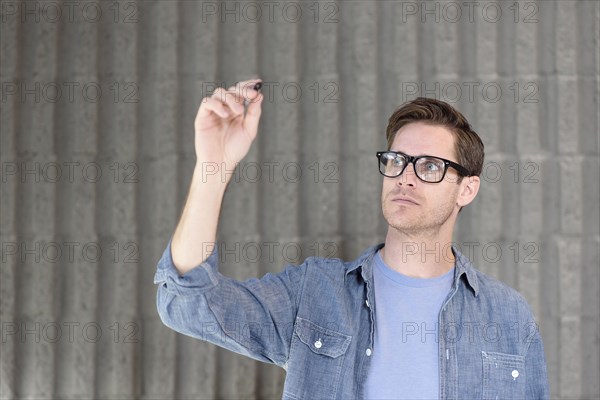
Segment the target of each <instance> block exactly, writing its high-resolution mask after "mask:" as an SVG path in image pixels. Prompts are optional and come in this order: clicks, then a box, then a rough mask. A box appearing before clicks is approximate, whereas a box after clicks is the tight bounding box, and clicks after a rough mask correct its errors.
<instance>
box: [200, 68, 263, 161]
mask: <svg viewBox="0 0 600 400" xmlns="http://www.w3.org/2000/svg"><path fill="white" fill-rule="evenodd" d="M257 82H260V79H252V80H248V81H243V82H239V83H238V84H237V85H235V86H232V87H230V88H229V89H227V90H225V89H223V88H217V89H216V90H215V91H214V93H213V94H212V96H210V97H205V98H204V99H202V104H201V105H200V109H199V110H198V115H197V116H196V120H195V122H194V128H195V131H196V133H195V148H196V157H197V163H202V162H213V163H217V164H218V165H219V168H221V167H226V168H227V170H233V169H234V168H235V165H236V164H237V163H239V162H240V161H241V160H242V158H244V157H245V156H246V154H248V151H249V150H250V145H251V144H252V142H253V141H254V138H255V137H256V134H257V131H258V122H259V120H260V114H261V112H262V108H261V105H262V100H263V95H262V94H261V93H260V92H257V91H256V90H254V89H253V87H254V85H255V84H256V83H257ZM244 100H247V101H248V109H247V111H246V115H245V116H244Z"/></svg>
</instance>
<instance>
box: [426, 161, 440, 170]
mask: <svg viewBox="0 0 600 400" xmlns="http://www.w3.org/2000/svg"><path fill="white" fill-rule="evenodd" d="M423 168H424V169H425V170H426V171H429V172H436V171H439V170H440V169H441V168H440V165H439V164H438V163H436V162H434V161H427V162H426V163H425V164H424V165H423Z"/></svg>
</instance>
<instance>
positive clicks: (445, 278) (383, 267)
mask: <svg viewBox="0 0 600 400" xmlns="http://www.w3.org/2000/svg"><path fill="white" fill-rule="evenodd" d="M375 267H376V268H378V269H379V270H380V271H381V272H382V273H383V275H384V276H385V277H386V278H388V279H389V280H391V281H393V282H394V283H396V284H398V285H402V286H408V287H414V288H426V287H432V286H442V285H447V284H448V282H449V281H452V279H453V278H454V269H455V267H454V266H453V267H452V268H450V270H449V271H448V272H446V273H445V274H443V275H440V276H436V277H434V278H415V277H412V276H408V275H404V274H401V273H400V272H397V271H394V270H393V269H392V268H391V267H389V266H388V265H387V264H386V263H385V262H384V261H383V258H382V257H381V251H378V252H377V253H376V254H375Z"/></svg>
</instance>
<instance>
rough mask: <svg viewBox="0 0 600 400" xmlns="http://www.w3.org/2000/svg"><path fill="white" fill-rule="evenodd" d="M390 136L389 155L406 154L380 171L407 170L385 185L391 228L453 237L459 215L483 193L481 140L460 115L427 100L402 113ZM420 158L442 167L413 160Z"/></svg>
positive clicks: (393, 120)
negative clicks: (439, 232) (443, 230)
mask: <svg viewBox="0 0 600 400" xmlns="http://www.w3.org/2000/svg"><path fill="white" fill-rule="evenodd" d="M386 134H387V139H388V150H389V151H392V152H397V153H401V154H400V155H398V156H396V158H394V157H395V155H394V154H387V157H388V160H387V161H385V160H383V161H384V163H383V164H380V165H382V168H389V171H391V175H395V174H397V173H400V170H401V169H402V168H404V170H403V171H402V173H401V175H400V176H397V177H385V178H384V181H383V191H382V206H383V213H384V216H385V218H386V220H387V221H388V224H389V225H390V227H392V228H396V229H398V230H399V231H403V232H405V233H413V234H416V233H418V232H422V231H423V232H424V231H428V232H429V233H435V232H437V231H440V230H441V229H446V230H449V231H450V232H451V231H452V229H453V227H454V222H455V220H456V216H457V215H458V212H459V211H460V209H461V208H462V207H463V206H465V205H467V204H469V203H470V202H471V201H472V200H473V199H474V198H475V196H476V195H477V192H478V190H479V175H480V174H481V170H482V168H483V157H484V153H483V143H482V141H481V139H480V138H479V136H478V135H477V133H475V132H474V131H473V130H472V128H471V126H470V125H469V123H468V121H467V120H466V118H465V117H464V116H463V115H462V114H461V113H460V112H458V111H457V110H455V109H454V108H453V107H452V106H450V105H449V104H447V103H445V102H443V101H439V100H434V99H427V98H418V99H416V100H414V101H411V102H409V103H406V104H404V105H402V106H401V107H400V108H398V109H397V110H396V111H395V112H394V113H393V114H392V116H391V117H390V120H389V124H388V128H387V132H386ZM419 156H432V157H437V158H439V159H442V161H440V160H437V161H439V163H435V162H429V161H430V160H432V159H424V158H420V159H416V160H415V159H411V158H410V157H419ZM380 160H381V159H380ZM411 160H412V162H411ZM434 161H436V160H434ZM457 164H458V165H457ZM383 165H387V166H388V167H385V166H383ZM398 165H399V166H400V167H401V168H400V169H398ZM415 165H416V166H417V168H418V171H417V172H418V174H416V173H415ZM461 167H463V168H461ZM429 171H434V172H429ZM442 177H443V179H442ZM465 177H468V178H466V179H463V178H465ZM440 179H441V181H440V182H437V181H438V180H440Z"/></svg>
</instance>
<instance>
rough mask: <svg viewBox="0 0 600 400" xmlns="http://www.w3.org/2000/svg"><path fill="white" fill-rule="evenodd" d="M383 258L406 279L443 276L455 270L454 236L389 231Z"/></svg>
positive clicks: (439, 233)
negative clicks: (408, 277)
mask: <svg viewBox="0 0 600 400" xmlns="http://www.w3.org/2000/svg"><path fill="white" fill-rule="evenodd" d="M381 256H382V258H383V261H384V262H385V263H386V265H388V266H389V267H390V268H392V269H393V270H395V271H397V272H399V273H401V274H403V275H407V276H410V277H414V278H434V277H436V276H440V275H443V274H445V273H447V272H448V271H450V269H452V267H453V266H454V254H453V253H452V232H451V231H450V232H444V231H443V230H442V231H437V232H401V231H399V230H398V229H396V228H392V227H389V229H388V233H387V236H386V238H385V247H384V248H383V249H382V250H381Z"/></svg>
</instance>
